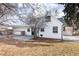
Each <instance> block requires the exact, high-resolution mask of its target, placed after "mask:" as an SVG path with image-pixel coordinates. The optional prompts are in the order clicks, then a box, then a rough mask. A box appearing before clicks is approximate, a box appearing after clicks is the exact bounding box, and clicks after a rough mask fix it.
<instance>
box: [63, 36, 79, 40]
mask: <svg viewBox="0 0 79 59" xmlns="http://www.w3.org/2000/svg"><path fill="white" fill-rule="evenodd" d="M63 40H73V41H74V40H79V36H63Z"/></svg>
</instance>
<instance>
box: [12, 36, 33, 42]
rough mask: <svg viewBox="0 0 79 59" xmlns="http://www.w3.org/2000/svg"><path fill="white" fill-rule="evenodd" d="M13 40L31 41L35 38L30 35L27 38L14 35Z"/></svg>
mask: <svg viewBox="0 0 79 59" xmlns="http://www.w3.org/2000/svg"><path fill="white" fill-rule="evenodd" d="M13 38H14V39H17V40H24V41H25V40H31V39H32V38H33V36H30V35H26V36H21V35H13Z"/></svg>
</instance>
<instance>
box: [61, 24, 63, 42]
mask: <svg viewBox="0 0 79 59" xmlns="http://www.w3.org/2000/svg"><path fill="white" fill-rule="evenodd" d="M63 26H64V24H63V25H62V26H61V41H63Z"/></svg>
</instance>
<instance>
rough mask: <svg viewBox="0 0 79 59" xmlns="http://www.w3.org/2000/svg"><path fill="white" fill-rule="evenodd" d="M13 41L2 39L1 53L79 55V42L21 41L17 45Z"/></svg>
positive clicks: (0, 43)
mask: <svg viewBox="0 0 79 59" xmlns="http://www.w3.org/2000/svg"><path fill="white" fill-rule="evenodd" d="M13 42H14V44H11V43H12V41H5V40H4V41H0V55H7V56H8V55H11V56H13V55H17V56H18V55H20V56H25V55H27V56H28V55H32V56H33V55H34V56H38V55H40V56H47V55H48V56H57V55H79V44H76V43H67V42H52V43H47V42H20V43H18V44H20V45H16V44H15V41H13Z"/></svg>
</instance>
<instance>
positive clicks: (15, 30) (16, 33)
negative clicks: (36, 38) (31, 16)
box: [13, 27, 31, 35]
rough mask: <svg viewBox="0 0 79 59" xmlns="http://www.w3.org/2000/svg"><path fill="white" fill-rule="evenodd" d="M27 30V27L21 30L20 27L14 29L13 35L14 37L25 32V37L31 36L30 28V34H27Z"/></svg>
mask: <svg viewBox="0 0 79 59" xmlns="http://www.w3.org/2000/svg"><path fill="white" fill-rule="evenodd" d="M27 29H28V27H24V28H23V27H22V28H21V27H20V28H14V30H13V31H14V32H13V34H14V35H21V32H22V31H25V35H31V28H30V32H28V31H27Z"/></svg>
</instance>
